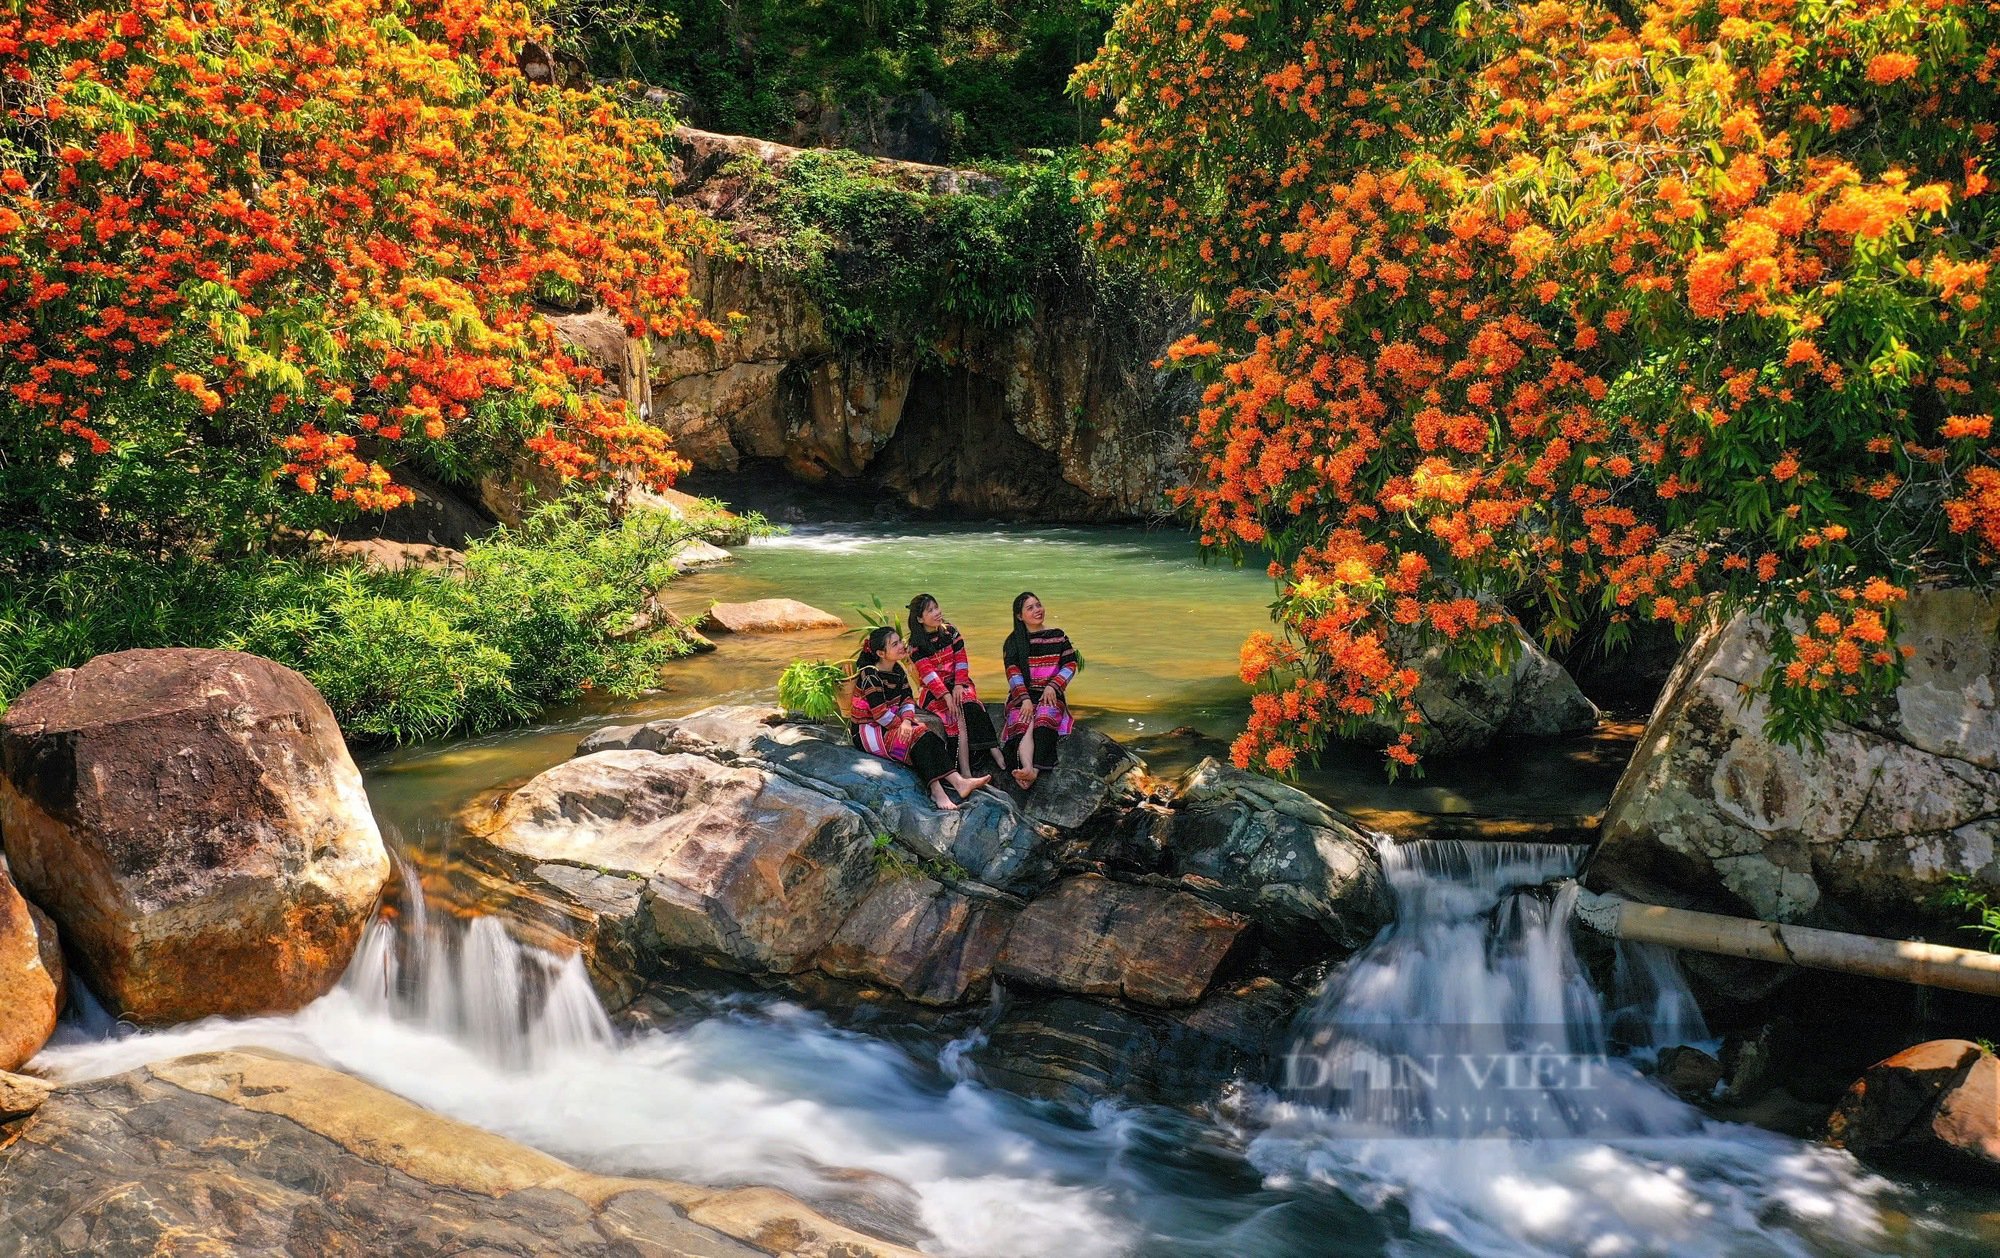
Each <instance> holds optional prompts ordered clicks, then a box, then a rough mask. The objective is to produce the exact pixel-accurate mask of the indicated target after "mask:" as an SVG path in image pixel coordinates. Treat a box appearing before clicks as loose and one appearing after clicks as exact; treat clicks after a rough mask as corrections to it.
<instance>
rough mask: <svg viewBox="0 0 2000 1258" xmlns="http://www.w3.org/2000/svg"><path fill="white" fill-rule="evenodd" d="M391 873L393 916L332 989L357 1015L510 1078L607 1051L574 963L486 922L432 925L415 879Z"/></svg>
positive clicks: (597, 1014) (382, 919)
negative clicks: (468, 1056)
mask: <svg viewBox="0 0 2000 1258" xmlns="http://www.w3.org/2000/svg"><path fill="white" fill-rule="evenodd" d="M396 864H397V869H398V873H399V875H400V878H399V881H400V888H401V892H402V894H401V896H400V897H399V899H398V911H397V912H394V913H380V914H377V915H376V917H375V920H374V921H372V922H370V923H369V924H368V928H367V930H366V931H365V932H363V934H362V937H361V943H360V945H359V946H358V947H357V948H356V949H355V952H354V960H353V961H352V962H351V963H350V964H349V965H348V967H347V973H346V974H345V975H344V976H343V977H342V979H341V989H342V991H343V992H344V993H346V994H347V996H349V997H350V998H351V999H352V1000H353V1001H354V1003H355V1005H356V1006H357V1007H358V1009H359V1011H360V1012H362V1013H363V1014H364V1015H366V1014H376V1015H380V1016H384V1017H387V1018H390V1019H393V1020H395V1021H398V1022H401V1023H405V1024H410V1025H414V1026H416V1027H419V1028H422V1029H423V1030H426V1031H430V1032H432V1033H434V1034H437V1035H441V1036H444V1037H447V1038H450V1039H452V1040H454V1041H456V1042H459V1043H462V1044H465V1045H467V1046H469V1047H471V1048H473V1049H474V1050H475V1051H477V1052H480V1053H482V1054H484V1055H485V1056H487V1057H490V1058H491V1059H493V1060H494V1061H497V1062H500V1063H502V1064H504V1065H507V1066H512V1067H516V1068H520V1069H532V1068H534V1067H535V1066H537V1065H539V1064H541V1063H544V1062H547V1061H549V1060H552V1059H555V1058H559V1057H560V1056H562V1055H564V1054H567V1053H573V1052H576V1051H579V1050H584V1049H589V1048H593V1047H597V1048H602V1047H605V1046H607V1045H609V1044H610V1043H611V1041H612V1032H611V1022H610V1020H609V1019H608V1018H606V1017H605V1016H604V1006H603V1005H601V1004H599V1003H598V1000H597V994H596V993H595V992H594V991H592V990H591V986H590V977H589V975H588V974H586V973H585V972H584V968H583V959H582V957H581V956H577V955H572V956H570V957H569V958H567V959H563V958H559V957H556V956H553V955H551V954H550V953H547V952H544V951H542V950H541V949H539V948H530V947H527V946H525V945H523V944H520V943H517V942H516V941H515V940H514V939H513V938H512V937H511V936H509V935H508V934H507V929H506V927H505V926H504V925H503V924H502V923H501V921H500V919H499V918H496V917H475V918H473V919H471V920H470V921H469V922H464V923H460V922H458V921H455V920H454V919H451V918H448V917H440V916H436V915H433V914H432V913H431V912H430V909H429V906H427V905H426V904H425V902H424V894H423V888H422V887H421V885H419V883H418V881H417V878H416V873H415V871H414V870H412V869H411V868H410V866H409V865H408V864H407V863H406V862H404V861H402V860H400V859H399V860H398V861H397V862H396Z"/></svg>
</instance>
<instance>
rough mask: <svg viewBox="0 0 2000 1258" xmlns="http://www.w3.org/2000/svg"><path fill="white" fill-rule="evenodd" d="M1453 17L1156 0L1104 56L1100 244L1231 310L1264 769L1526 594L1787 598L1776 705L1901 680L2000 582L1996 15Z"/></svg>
mask: <svg viewBox="0 0 2000 1258" xmlns="http://www.w3.org/2000/svg"><path fill="white" fill-rule="evenodd" d="M1447 12H1448V10H1445V9H1437V8H1434V7H1425V6H1404V5H1396V4H1376V3H1367V2H1366V0H1345V2H1344V3H1342V4H1338V5H1328V4H1323V3H1307V2H1305V0H1240V2H1235V3H1221V4H1215V3H1205V4H1203V3H1193V2H1191V0H1134V2H1133V3H1130V4H1128V5H1127V6H1126V7H1125V9H1124V10H1123V12H1122V13H1121V16H1120V17H1119V19H1118V23H1117V25H1116V27H1115V28H1114V30H1113V32H1112V35H1111V37H1110V38H1109V39H1108V40H1107V42H1106V45H1105V48H1104V50H1103V51H1102V52H1101V53H1100V54H1099V55H1098V57H1097V59H1096V60H1095V61H1093V62H1092V63H1090V64H1088V65H1086V66H1084V67H1082V68H1081V69H1080V70H1079V71H1078V81H1079V83H1080V84H1081V85H1082V87H1083V90H1084V91H1085V93H1086V94H1088V95H1091V96H1094V97H1099V98H1105V99H1109V100H1110V101H1112V102H1113V106H1114V107H1113V109H1112V112H1111V117H1110V118H1109V119H1108V120H1107V121H1106V123H1105V131H1104V134H1103V136H1102V138H1101V139H1100V140H1099V141H1098V143H1097V144H1096V145H1095V146H1094V148H1093V149H1092V150H1091V152H1090V155H1089V158H1088V160H1087V163H1086V169H1085V171H1084V176H1083V178H1084V188H1083V195H1085V196H1087V197H1088V198H1090V199H1091V200H1092V201H1093V202H1094V203H1095V206H1096V209H1097V211H1098V213H1097V217H1096V221H1095V226H1094V231H1095V233H1096V237H1097V239H1098V241H1099V243H1100V244H1101V245H1102V246H1104V247H1105V248H1107V249H1109V250H1111V251H1112V252H1114V253H1116V254H1120V255H1122V256H1125V257H1128V258H1131V259H1134V260H1138V261H1141V262H1143V263H1145V264H1147V265H1149V266H1151V267H1152V268H1154V269H1156V270H1157V271H1158V272H1160V273H1161V274H1162V275H1163V276H1164V277H1165V278H1166V279H1167V280H1168V282H1170V283H1172V284H1175V285H1178V286H1180V287H1182V288H1183V289H1184V290H1187V291H1190V292H1192V293H1193V294H1195V295H1196V296H1197V298H1198V306H1199V308H1200V309H1203V310H1205V311H1208V312H1210V314H1209V318H1208V319H1207V321H1206V323H1205V324H1204V326H1202V327H1201V328H1200V329H1199V331H1198V332H1197V333H1195V334H1194V335H1192V336H1190V337H1188V338H1187V339H1186V340H1184V341H1182V342H1181V343H1180V344H1179V345H1177V346H1176V347H1175V349H1174V351H1173V353H1172V354H1171V355H1170V357H1171V358H1172V359H1173V360H1174V361H1175V362H1177V363H1179V364H1180V365H1182V366H1183V367H1185V368H1186V369H1189V370H1191V371H1194V372H1196V373H1197V374H1198V375H1199V376H1200V377H1201V378H1202V379H1203V380H1204V381H1205V382H1206V386H1207V387H1206V389H1205V392H1204V393H1203V395H1202V403H1201V407H1200V409H1199V411H1198V412H1197V413H1196V415H1195V416H1194V417H1193V419H1192V440H1193V446H1194V451H1195V454H1196V456H1197V458H1198V460H1199V462H1200V469H1201V473H1202V474H1201V475H1200V476H1199V477H1198V478H1197V480H1196V483H1195V484H1194V485H1192V486H1191V487H1190V488H1189V489H1188V490H1187V491H1186V493H1185V498H1184V501H1185V505H1186V506H1187V507H1188V509H1189V510H1190V511H1191V513H1192V514H1193V517H1194V519H1195V520H1196V521H1197V523H1198V525H1199V527H1200V529H1201V533H1202V535H1203V538H1204V540H1205V541H1206V542H1207V543H1209V544H1211V545H1215V546H1221V547H1228V548H1243V547H1252V546H1256V547H1263V548H1266V549H1268V551H1269V552H1270V554H1271V557H1272V562H1271V570H1272V574H1273V576H1274V577H1275V578H1276V579H1277V580H1278V581H1279V583H1280V587H1281V593H1282V597H1281V599H1280V602H1279V604H1278V618H1279V622H1280V631H1281V632H1280V636H1278V637H1274V638H1269V639H1268V640H1259V641H1258V642H1256V643H1253V645H1252V647H1250V648H1246V653H1245V657H1244V664H1245V667H1244V674H1245V677H1246V678H1248V679H1251V680H1253V681H1254V682H1255V683H1256V684H1258V685H1259V686H1261V687H1262V688H1263V693H1261V694H1260V695H1258V696H1257V700H1256V702H1255V704H1254V705H1253V710H1252V714H1251V720H1250V725H1249V729H1248V732H1247V733H1246V734H1245V735H1244V737H1243V738H1242V739H1240V740H1239V741H1238V743H1237V746H1236V756H1237V760H1238V762H1239V763H1242V764H1246V765H1247V764H1261V765H1263V766H1264V767H1267V768H1270V769H1273V770H1276V771H1284V770H1285V769H1287V768H1289V767H1290V766H1292V765H1294V764H1296V763H1297V761H1298V757H1299V756H1301V755H1304V754H1307V753H1309V752H1310V751H1311V750H1312V749H1314V748H1315V747H1317V746H1318V745H1319V744H1320V743H1321V742H1323V741H1324V740H1325V739H1327V738H1329V737H1333V736H1337V735H1340V734H1342V733H1348V732H1353V731H1354V730H1355V729H1356V727H1357V724H1358V722H1359V721H1360V720H1361V719H1362V718H1364V717H1385V716H1386V717H1391V718H1394V717H1397V716H1399V715H1400V716H1402V717H1405V718H1408V717H1409V716H1410V707H1409V704H1408V702H1407V695H1408V687H1407V685H1405V684H1404V683H1405V682H1406V681H1407V680H1409V679H1408V677H1407V676H1406V670H1405V669H1404V667H1403V662H1404V661H1405V660H1406V659H1408V658H1410V657H1411V655H1412V654H1413V653H1414V652H1417V651H1421V650H1425V649H1429V648H1431V647H1433V646H1436V645H1438V644H1440V643H1442V644H1446V645H1447V646H1448V647H1449V648H1450V650H1451V651H1452V652H1453V653H1454V656H1453V658H1457V659H1463V660H1471V659H1476V658H1487V659H1493V658H1495V655H1494V652H1493V650H1492V649H1491V648H1492V647H1493V645H1494V644H1496V643H1498V642H1500V641H1503V640H1504V635H1505V634H1506V633H1510V632H1511V629H1508V628H1506V627H1505V626H1504V624H1503V618H1502V616H1501V615H1500V614H1499V613H1498V612H1497V610H1495V609H1497V608H1498V607H1499V606H1500V605H1501V604H1502V602H1503V601H1504V602H1507V603H1511V604H1513V605H1515V606H1521V605H1524V604H1526V605H1532V606H1536V607H1537V608H1538V610H1539V614H1538V615H1537V616H1536V617H1534V619H1535V620H1536V621H1537V622H1538V623H1542V624H1546V625H1548V626H1552V627H1555V631H1557V632H1560V631H1561V630H1562V629H1563V628H1564V627H1569V626H1575V625H1578V624H1581V623H1584V622H1585V621H1586V620H1589V619H1592V618H1596V619H1600V620H1609V621H1611V622H1613V623H1614V624H1615V623H1617V622H1621V621H1626V620H1631V619H1635V618H1643V619H1652V620H1663V621H1667V622H1669V623H1672V624H1674V625H1676V626H1687V625H1689V624H1692V623H1693V622H1695V621H1696V620H1697V619H1699V618H1701V617H1704V616H1707V615H1710V614H1713V613H1715V612H1716V611H1718V610H1720V609H1722V608H1725V607H1728V606H1732V605H1735V604H1739V603H1741V602H1744V601H1746V600H1754V601H1758V602H1761V603H1763V604H1765V605H1766V606H1770V607H1773V608H1774V609H1777V610H1776V612H1775V614H1779V615H1783V616H1786V617H1794V616H1798V615H1804V616H1805V617H1806V621H1805V623H1807V624H1808V625H1809V626H1811V628H1809V630H1808V631H1806V632H1804V633H1802V634H1800V635H1798V637H1797V639H1796V640H1795V641H1794V643H1793V650H1794V651H1795V654H1794V655H1793V656H1792V657H1791V658H1788V659H1786V660H1784V661H1783V662H1782V667H1776V668H1774V670H1773V675H1772V676H1771V677H1770V678H1768V679H1767V680H1768V681H1769V682H1770V684H1771V685H1772V686H1773V687H1774V695H1775V699H1776V702H1777V704H1778V705H1779V706H1780V707H1782V708H1785V710H1786V711H1788V712H1793V713H1795V714H1796V713H1799V712H1805V713H1811V712H1814V711H1818V710H1820V709H1821V708H1822V707H1825V705H1827V704H1830V703H1831V702H1832V701H1833V700H1835V699H1841V698H1853V697H1855V696H1857V695H1862V694H1866V693H1879V691H1880V688H1881V687H1882V686H1885V685H1888V684H1891V683H1892V682H1893V680H1894V676H1895V670H1896V666H1897V664H1898V656H1897V653H1896V652H1895V651H1894V650H1893V628H1894V626H1893V617H1892V607H1891V603H1892V602H1893V600H1891V599H1885V598H1878V597H1875V595H1876V594H1879V593H1881V590H1882V589H1884V588H1886V589H1894V590H1897V591H1900V590H1901V589H1902V588H1905V587H1907V586H1908V585H1909V584H1910V583H1911V582H1912V581H1913V580H1915V579H1918V578H1919V577H1920V576H1921V575H1922V574H1923V573H1924V572H1925V571H1927V570H1929V569H1930V568H1932V567H1933V566H1936V567H1949V568H1950V569H1951V570H1952V571H1956V572H1959V573H1970V574H1974V575H1976V576H1988V575H1991V574H1992V573H1993V572H1994V571H1995V568H1996V567H1997V566H2000V445H1996V444H1995V442H1994V440H1993V432H1992V423H1991V416H1992V414H1993V413H1994V412H1995V410H1996V407H2000V380H1996V371H1995V361H1994V355H1995V351H1996V347H2000V337H1996V335H1995V330H1996V329H1995V324H1994V322H1993V305H1992V297H1991V294H1990V293H1989V291H1988V272H1989V266H1990V255H1991V253H1992V250H1993V247H1994V244H1995V242H1996V240H2000V210H1996V208H1995V203H1994V199H1993V197H1992V195H1991V193H1990V189H1989V183H1988V179H1989V173H1990V168H1991V166H1992V163H1993V158H1994V157H1995V151H1994V150H1995V138H1996V119H2000V78H1997V77H1996V76H1997V74H2000V3H1995V0H1857V2H1856V3H1853V4H1848V5H1842V6H1838V7H1837V8H1835V9H1832V10H1828V9H1825V8H1824V6H1812V7H1811V8H1810V10H1808V8H1807V6H1805V5H1803V4H1802V3H1801V2H1800V0H1640V2H1639V3H1637V4H1635V5H1632V6H1625V7H1623V8H1620V9H1616V10H1614V9H1613V8H1611V7H1606V6H1596V5H1586V4H1579V3H1566V2H1563V0H1538V2H1536V3H1530V4H1524V5H1507V6H1501V5H1481V4H1474V5H1468V6H1462V7H1461V8H1460V9H1459V10H1458V11H1457V14H1456V16H1455V17H1453V18H1452V19H1451V20H1449V21H1447V20H1446V19H1445V17H1444V15H1445V14H1446V13H1447ZM1621 13H1622V14H1629V15H1630V16H1629V18H1628V17H1621V16H1620V14H1621ZM1883 583H1886V584H1883ZM1878 587H1879V588H1878ZM1857 590H1861V591H1872V593H1864V594H1857V593H1855V591H1857ZM1843 591H1844V592H1845V593H1843ZM1825 617H1832V618H1833V619H1832V621H1831V622H1830V624H1831V628H1829V629H1826V630H1825V631H1822V630H1821V629H1820V628H1819V627H1818V626H1819V624H1820V622H1821V621H1822V620H1823V619H1824V618H1825ZM1878 635H1879V636H1878ZM1808 647H1809V648H1810V649H1808ZM1808 657H1810V658H1808ZM1801 664H1802V665H1803V667H1796V666H1798V665H1801ZM1850 665H1852V667H1851V668H1850V667H1849V666H1850ZM1828 670H1831V671H1828ZM1788 705H1789V706H1788ZM1826 710H1831V709H1830V708H1827V709H1826ZM1411 746H1412V744H1411V743H1410V742H1409V741H1405V742H1404V743H1402V744H1400V745H1399V747H1398V748H1395V749H1392V752H1391V754H1392V756H1393V757H1394V758H1395V759H1397V760H1399V761H1403V762H1405V763H1407V762H1408V759H1409V756H1410V752H1411Z"/></svg>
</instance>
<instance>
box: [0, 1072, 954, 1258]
mask: <svg viewBox="0 0 2000 1258" xmlns="http://www.w3.org/2000/svg"><path fill="white" fill-rule="evenodd" d="M0 1199H4V1200H5V1201H6V1202H7V1209H6V1211H5V1212H4V1213H0V1252H6V1253H9V1254H21V1255H44V1254H49V1255H53V1254H75V1253H92V1254H104V1255H114V1256H115V1255H126V1254H151V1253H218V1254H220V1253H229V1254H247V1253H290V1254H385V1255H411V1256H415V1255H430V1254H440V1253H478V1254H518V1255H537V1254H548V1253H564V1254H580V1255H607V1256H609V1255H619V1256H621V1258H622V1256H626V1255H659V1256H661V1258H670V1256H674V1255H688V1256H694V1258H736V1256H738V1255H741V1256H744V1258H749V1256H751V1255H758V1254H767V1255H786V1256H791V1255H797V1256H798V1258H831V1256H832V1255H846V1256H849V1258H871V1256H877V1258H905V1256H908V1255H913V1254H914V1252H915V1251H913V1250H909V1249H905V1248H903V1247H901V1246H898V1245H895V1244H893V1243H890V1242H888V1241H884V1240H879V1239H877V1238H875V1237H873V1236H870V1235H867V1234H864V1233H862V1232H859V1231H856V1230H855V1229H854V1228H852V1227H849V1226H847V1225H845V1224H842V1223H838V1222H835V1221H834V1220H832V1219H829V1218H827V1217H825V1216H824V1215H822V1214H820V1213H818V1212H817V1211H815V1210H813V1209H811V1208H810V1207H808V1206H806V1205H804V1204H803V1203H801V1202H799V1201H797V1200H796V1199H794V1198H792V1197H790V1196H788V1195H786V1194H784V1193H781V1192H778V1191H776V1190H773V1189H765V1188H741V1189H723V1190H717V1189H707V1188H698V1187H695V1186H692V1185H688V1184H681V1183H675V1182H673V1181H669V1180H653V1179H623V1178H617V1177H613V1176H607V1175H597V1174H593V1173H590V1172H587V1171H580V1170H577V1169H575V1168H573V1167H571V1166H569V1165H568V1164H566V1163H564V1162H561V1161H559V1160H557V1159H555V1158H553V1157H550V1156H548V1155H547V1154H543V1153H538V1152H536V1151H534V1150H531V1149H528V1148H525V1147H523V1146H521V1145H518V1144H515V1143H514V1142H512V1141H510V1140H508V1139H506V1138H504V1137H502V1136H498V1135H494V1134H492V1133H490V1132H486V1131H482V1130H479V1129H478V1128H475V1127H470V1126H467V1125H465V1124H463V1123H459V1122H456V1121H453V1120H451V1119H448V1118H445V1117H443V1116H441V1115H438V1114H434V1113H432V1112H430V1111H428V1110H425V1109H421V1108H419V1107H418V1106H416V1105H413V1104H411V1103H409V1102H408V1101H404V1100H402V1099H401V1098H399V1097H396V1096H393V1095H391V1094H389V1093H387V1092H384V1091H382V1090H381V1089H379V1088H376V1087H374V1086H372V1085H370V1084H367V1083H364V1082H362V1081H361V1080H359V1079H355V1078H353V1077H351V1076H348V1075H345V1074H342V1073H340V1072H339V1071H336V1070H331V1069H328V1068H326V1067H323V1066H317V1065H314V1064H311V1063H309V1062H304V1061H300V1060H298V1059H296V1058H291V1057H287V1056H284V1055H282V1054H278V1053H272V1052H267V1051H264V1050H244V1051H236V1052H224V1053H200V1054H195V1055H193V1056H189V1057H182V1058H177V1059H174V1060H172V1061H165V1062H157V1063H154V1064H153V1065H151V1066H147V1067H144V1068H141V1069H139V1070H135V1071H131V1072H129V1073H126V1074H122V1075H116V1076H113V1077H111V1078H107V1079H99V1080H95V1081H92V1082H88V1083H82V1084H78V1085H74V1086H70V1087H65V1088H62V1089H60V1090H58V1091H56V1092H54V1093H53V1094H51V1095H49V1096H48V1097H47V1098H46V1099H44V1100H43V1102H42V1103H41V1105H40V1106H39V1108H38V1109H36V1110H35V1111H34V1112H33V1113H32V1114H31V1115H29V1116H28V1117H25V1118H22V1119H18V1120H16V1121H14V1122H11V1123H8V1124H6V1125H5V1126H0Z"/></svg>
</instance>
